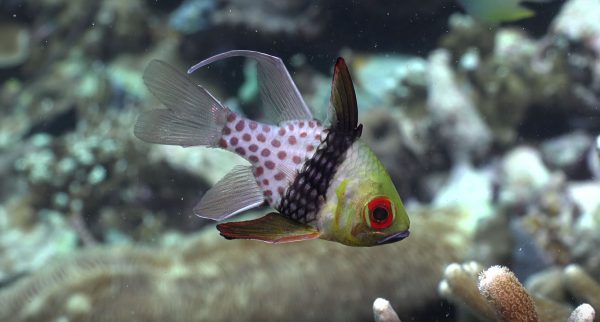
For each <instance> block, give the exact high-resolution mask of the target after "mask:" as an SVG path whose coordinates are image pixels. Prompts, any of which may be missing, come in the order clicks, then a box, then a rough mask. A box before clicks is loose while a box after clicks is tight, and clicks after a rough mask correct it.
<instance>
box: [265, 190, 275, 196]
mask: <svg viewBox="0 0 600 322" xmlns="http://www.w3.org/2000/svg"><path fill="white" fill-rule="evenodd" d="M271 195H273V191H271V190H266V191H265V196H271Z"/></svg>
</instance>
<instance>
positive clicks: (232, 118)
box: [227, 113, 237, 123]
mask: <svg viewBox="0 0 600 322" xmlns="http://www.w3.org/2000/svg"><path fill="white" fill-rule="evenodd" d="M236 117H237V116H236V115H235V113H229V115H227V122H229V123H231V122H233V121H235V119H236Z"/></svg>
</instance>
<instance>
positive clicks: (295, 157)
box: [292, 155, 302, 164]
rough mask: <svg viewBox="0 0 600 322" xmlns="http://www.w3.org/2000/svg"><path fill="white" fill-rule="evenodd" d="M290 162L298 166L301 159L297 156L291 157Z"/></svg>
mask: <svg viewBox="0 0 600 322" xmlns="http://www.w3.org/2000/svg"><path fill="white" fill-rule="evenodd" d="M292 161H294V163H295V164H300V163H302V158H300V157H299V156H297V155H295V156H293V157H292Z"/></svg>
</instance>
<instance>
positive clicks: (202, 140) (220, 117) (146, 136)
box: [134, 60, 229, 146]
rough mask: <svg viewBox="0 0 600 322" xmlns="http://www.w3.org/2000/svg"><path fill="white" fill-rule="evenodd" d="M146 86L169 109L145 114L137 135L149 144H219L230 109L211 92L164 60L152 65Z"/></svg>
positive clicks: (148, 69)
mask: <svg viewBox="0 0 600 322" xmlns="http://www.w3.org/2000/svg"><path fill="white" fill-rule="evenodd" d="M144 83H145V84H146V86H147V87H148V89H149V90H150V92H152V94H154V96H156V98H157V99H158V100H159V101H160V102H161V103H163V104H164V105H165V106H166V107H167V109H162V110H152V111H149V112H144V113H142V114H141V115H140V117H139V119H138V121H137V123H136V125H135V128H134V134H135V136H137V137H138V138H140V139H141V140H143V141H146V142H149V143H158V144H169V145H181V146H193V145H208V146H214V145H216V143H217V142H218V140H219V138H220V137H221V131H222V129H223V126H224V125H225V122H226V118H227V114H228V113H229V110H228V109H226V108H225V107H223V105H221V103H220V102H219V101H217V100H216V99H215V98H214V97H213V96H212V95H211V94H210V93H209V92H208V91H206V90H205V89H204V88H202V87H200V86H197V85H196V84H194V83H193V82H192V81H191V80H190V79H189V78H188V77H187V76H186V75H185V74H183V73H180V72H178V71H177V70H176V69H175V68H173V67H172V66H171V65H169V64H167V63H165V62H163V61H160V60H153V61H151V62H150V63H149V64H148V67H146V70H145V71H144Z"/></svg>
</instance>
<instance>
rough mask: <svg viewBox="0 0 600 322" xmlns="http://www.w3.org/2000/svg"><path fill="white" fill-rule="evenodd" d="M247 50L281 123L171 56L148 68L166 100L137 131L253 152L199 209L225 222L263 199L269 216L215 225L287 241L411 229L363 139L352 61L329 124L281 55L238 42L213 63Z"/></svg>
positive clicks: (377, 240)
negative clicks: (233, 105) (223, 93)
mask: <svg viewBox="0 0 600 322" xmlns="http://www.w3.org/2000/svg"><path fill="white" fill-rule="evenodd" d="M233 56H244V57H247V58H250V59H253V60H255V61H256V62H257V69H258V81H259V87H260V92H261V97H262V103H263V104H264V105H266V107H267V108H269V109H270V110H271V111H272V112H273V114H274V116H275V118H276V119H277V121H278V125H273V124H264V123H259V122H256V121H254V120H250V119H248V118H245V117H243V116H242V115H239V114H237V113H234V112H233V111H231V110H229V109H228V108H226V107H224V106H223V105H222V104H221V103H220V102H219V101H218V100H217V99H215V98H214V97H213V96H212V95H211V94H210V93H209V92H208V91H206V90H205V89H204V88H202V87H200V86H197V85H196V84H194V83H193V82H192V81H191V80H190V79H189V78H188V77H187V76H186V75H185V74H184V73H180V72H178V71H177V70H176V69H174V68H173V67H172V66H170V65H168V64H167V63H165V62H162V61H158V60H154V61H152V62H151V63H150V64H149V65H148V67H147V68H146V70H145V72H144V82H145V84H146V86H147V87H148V89H149V90H150V91H151V92H152V93H153V94H154V95H155V96H156V97H157V98H158V99H159V100H160V101H161V102H162V103H163V104H164V105H165V106H166V107H167V108H166V109H157V110H151V111H149V112H145V113H143V114H141V115H140V117H139V119H138V121H137V123H136V125H135V129H134V133H135V135H136V136H137V137H138V138H140V139H142V140H144V141H146V142H150V143H158V144H170V145H180V146H184V147H189V146H208V147H213V148H221V149H225V150H228V151H231V152H233V153H236V154H238V155H239V156H241V157H243V158H245V159H246V160H248V161H249V162H250V165H249V166H238V167H235V168H234V169H233V170H231V172H229V173H228V174H227V175H225V176H224V177H223V178H222V179H221V180H220V181H219V182H217V183H216V184H215V186H213V187H212V188H211V189H210V190H208V191H207V192H206V193H205V194H204V196H203V197H202V198H201V200H200V201H199V203H198V205H197V206H196V207H195V208H194V213H195V214H196V215H198V216H200V217H203V218H208V219H212V220H216V221H222V220H224V219H226V218H229V217H231V216H233V215H236V214H238V213H240V212H243V211H245V210H248V209H251V208H254V207H258V206H260V205H262V204H264V203H265V202H266V203H267V204H268V205H269V206H271V207H272V208H274V209H275V210H276V212H271V213H269V214H267V215H265V216H264V217H261V218H258V219H254V220H248V221H238V222H227V223H221V224H219V225H217V229H218V230H219V232H220V233H221V235H222V236H224V237H225V238H227V239H255V240H261V241H264V242H268V243H283V242H293V241H301V240H309V239H316V238H321V239H325V240H330V241H336V242H339V243H342V244H345V245H350V246H376V245H382V244H388V243H393V242H396V241H400V240H402V239H404V238H406V237H408V235H409V230H408V229H409V218H408V215H407V213H406V210H405V209H404V206H403V204H402V201H401V200H400V196H399V195H398V192H397V191H396V188H395V187H394V184H393V183H392V180H391V179H390V177H389V175H388V173H387V171H386V170H385V168H384V166H383V165H382V163H381V162H380V161H379V159H378V158H377V157H376V156H375V154H374V153H373V152H372V151H371V149H370V148H369V147H368V146H367V145H366V144H365V143H364V142H362V141H361V140H360V136H361V131H362V124H358V109H357V104H356V96H355V93H354V86H353V84H352V79H351V77H350V73H349V71H348V68H347V67H346V64H345V62H344V60H343V59H342V58H338V59H337V62H336V64H335V67H334V75H333V82H332V88H331V99H330V117H329V122H328V124H329V125H328V126H323V125H321V123H319V122H318V121H317V120H315V119H314V118H313V116H312V114H311V112H310V110H309V109H308V107H307V105H306V104H305V102H304V100H303V98H302V96H301V95H300V92H299V91H298V89H297V88H296V85H295V84H294V82H293V81H292V78H291V77H290V74H289V73H288V71H287V69H286V68H285V66H284V64H283V62H282V61H281V59H279V58H277V57H274V56H270V55H267V54H264V53H259V52H254V51H247V50H234V51H229V52H225V53H222V54H219V55H216V56H213V57H210V58H208V59H206V60H204V61H202V62H200V63H198V64H196V65H195V66H193V67H191V68H190V69H189V70H188V74H189V73H192V72H194V71H195V70H197V69H199V68H201V67H204V66H206V65H209V64H211V63H213V62H216V61H219V60H222V59H225V58H229V57H233Z"/></svg>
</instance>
